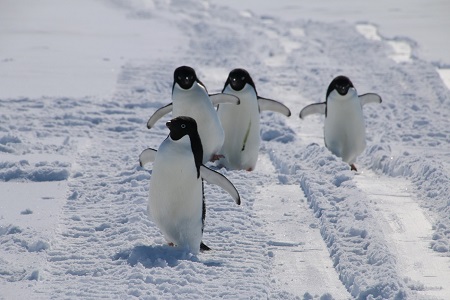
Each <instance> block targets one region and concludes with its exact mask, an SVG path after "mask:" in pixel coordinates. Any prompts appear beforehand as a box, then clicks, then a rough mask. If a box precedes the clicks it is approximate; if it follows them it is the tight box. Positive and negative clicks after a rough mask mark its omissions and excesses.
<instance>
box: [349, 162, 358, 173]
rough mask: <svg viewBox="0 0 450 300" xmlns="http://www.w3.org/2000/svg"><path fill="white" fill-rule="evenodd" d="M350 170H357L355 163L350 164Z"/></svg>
mask: <svg viewBox="0 0 450 300" xmlns="http://www.w3.org/2000/svg"><path fill="white" fill-rule="evenodd" d="M350 170H352V171H355V172H357V171H358V170H357V169H356V166H355V164H351V165H350Z"/></svg>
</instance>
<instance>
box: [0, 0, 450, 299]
mask: <svg viewBox="0 0 450 300" xmlns="http://www.w3.org/2000/svg"><path fill="white" fill-rule="evenodd" d="M339 3H344V4H345V5H341V4H335V3H334V2H331V1H323V2H314V3H297V2H296V1H289V0H282V1H279V2H278V1H277V2H276V4H275V2H273V3H272V2H265V3H264V5H263V4H260V2H259V1H258V5H255V3H254V1H248V2H245V3H242V1H230V2H228V3H227V4H226V6H225V4H223V3H221V2H219V1H202V2H197V1H164V0H160V1H157V0H154V1H145V0H129V1H114V0H110V1H108V0H98V1H87V0H81V1H72V0H67V1H64V2H61V1H54V0H45V1H40V2H39V4H38V3H37V2H35V1H29V0H20V1H11V0H8V1H3V2H2V4H1V5H0V6H1V9H0V25H1V26H0V28H1V29H0V32H1V33H2V44H1V47H0V65H1V66H2V72H0V73H1V74H0V117H1V120H2V121H1V122H0V299H49V298H56V299H98V298H108V299H133V298H138V299H199V298H200V299H218V298H225V299H267V298H269V299H351V298H355V299H449V298H450V282H449V278H450V219H449V216H450V202H449V197H448V195H449V192H450V191H449V188H450V186H449V184H448V183H449V179H450V153H449V151H448V149H449V144H450V130H449V128H450V124H449V122H450V92H449V88H448V86H446V85H445V84H444V80H446V78H447V79H448V76H446V75H445V73H446V69H448V63H449V58H448V57H446V56H445V55H448V53H450V52H448V51H446V52H445V51H443V50H444V49H448V48H446V47H448V45H447V44H448V42H449V41H448V39H445V37H446V33H445V32H443V33H441V34H439V33H438V32H439V29H443V28H444V29H443V31H446V28H448V26H447V27H445V26H444V25H445V24H447V23H445V22H448V18H447V16H446V14H445V12H446V10H445V9H446V8H447V4H446V3H440V2H439V1H432V2H430V3H429V4H427V6H426V7H425V6H423V5H421V4H420V3H419V2H418V1H417V2H410V1H409V2H408V4H407V5H404V4H405V1H394V2H392V1H389V6H388V9H387V10H384V9H383V5H382V4H383V3H384V2H383V1H382V3H379V2H377V3H364V5H363V4H357V3H356V1H349V0H348V1H345V2H339ZM386 3H387V2H386ZM241 4H242V5H241ZM350 4H352V5H350ZM362 5H363V6H362ZM55 12H57V13H55ZM393 16H394V17H395V20H398V19H400V20H401V21H402V22H398V23H397V24H395V22H393V21H392V20H391V21H390V19H392V18H391V17H393ZM23 20H26V22H25V21H23ZM430 20H432V22H431V21H430ZM428 21H430V22H428ZM411 23H414V24H415V25H414V26H412V25H411V26H409V25H408V24H411ZM423 24H428V25H429V27H424V25H423ZM443 24H444V25H443ZM418 28H419V29H420V30H417V29H418ZM427 28H428V30H429V31H426V29H427ZM430 31H432V32H433V34H429V32H430ZM427 38H428V40H427ZM433 40H438V43H439V45H440V47H435V46H432V45H433V43H432V41H433ZM430 49H435V51H434V52H433V51H431V50H430ZM180 65H190V66H192V67H194V68H195V69H196V71H197V75H198V76H199V78H200V79H201V80H202V82H203V83H205V85H206V86H207V88H208V90H209V92H211V93H214V92H218V91H221V89H222V88H223V84H224V81H225V79H226V77H227V75H228V72H229V71H230V70H232V69H234V68H236V67H242V68H245V69H247V70H248V71H249V73H250V74H251V75H252V76H253V80H254V81H255V84H256V87H257V89H258V93H259V94H260V95H261V96H264V97H268V98H273V99H277V100H279V101H281V102H283V103H284V104H286V105H287V106H288V107H289V108H290V109H291V111H292V113H293V115H292V116H291V117H290V118H286V117H284V116H281V115H280V114H276V113H268V112H264V113H262V114H261V136H262V143H261V151H260V157H259V159H258V164H257V166H256V169H255V171H253V172H247V171H228V170H226V169H223V168H222V169H218V171H219V172H221V173H223V174H224V175H225V176H226V177H227V178H228V179H230V180H231V181H232V182H233V183H234V184H235V186H236V188H237V189H238V191H239V192H240V195H241V200H242V204H241V206H237V205H235V203H233V201H232V200H230V198H229V196H228V195H227V194H226V193H225V192H224V191H223V190H221V189H220V188H219V187H217V186H214V185H208V184H206V185H205V197H206V205H207V216H206V224H205V232H204V238H203V240H204V241H205V243H206V244H207V245H208V246H210V247H211V248H212V249H213V250H212V251H210V252H203V253H200V254H198V255H192V254H190V253H185V252H183V251H181V250H179V249H177V248H173V247H170V246H168V245H166V243H165V240H164V238H163V237H162V235H161V233H160V231H159V230H158V228H157V227H156V226H155V225H154V223H153V221H152V220H151V219H150V218H149V217H148V216H147V200H148V188H149V180H150V178H151V164H149V165H148V166H146V168H141V167H140V166H139V163H138V156H139V154H140V152H141V151H142V150H143V149H145V148H147V147H153V148H157V147H158V146H159V144H160V143H161V142H162V140H163V139H164V138H165V137H166V136H167V133H168V132H167V129H166V127H165V126H164V123H165V122H164V121H165V120H167V119H168V118H169V116H167V117H165V118H163V120H160V121H158V123H157V124H155V127H154V128H152V129H151V130H147V129H146V122H147V120H148V117H149V116H150V115H151V114H152V113H153V112H154V111H155V110H156V109H158V108H159V107H161V106H163V105H165V104H167V103H169V102H170V91H171V87H172V77H173V70H174V69H175V68H176V67H178V66H180ZM437 68H440V69H441V70H437ZM339 74H344V75H347V76H348V77H349V78H350V79H351V80H352V82H353V83H354V85H355V87H356V89H357V90H358V93H359V94H363V93H368V92H375V93H378V94H379V95H380V96H381V97H382V98H383V103H382V104H381V105H367V106H365V107H364V116H365V121H366V131H367V148H366V150H365V151H364V152H363V154H362V155H360V157H359V158H358V160H357V161H356V165H357V167H358V170H359V172H358V173H354V172H352V171H350V170H349V167H348V166H347V165H346V164H345V163H344V162H342V160H340V159H339V158H337V157H335V156H333V155H332V154H331V153H330V152H329V151H328V150H327V149H326V148H325V147H324V145H323V117H322V116H311V117H310V118H308V119H307V120H300V119H299V118H298V113H299V111H300V109H301V108H302V107H304V106H305V105H307V104H310V103H313V102H319V101H324V97H325V92H326V88H327V87H328V84H329V83H330V81H331V80H332V79H333V78H334V77H335V76H337V75H339ZM210 167H212V168H215V167H214V165H210Z"/></svg>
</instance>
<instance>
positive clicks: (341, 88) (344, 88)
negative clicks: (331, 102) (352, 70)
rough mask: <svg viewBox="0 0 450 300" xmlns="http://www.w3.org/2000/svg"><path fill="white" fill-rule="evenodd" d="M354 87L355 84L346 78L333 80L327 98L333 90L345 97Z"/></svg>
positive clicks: (340, 77)
mask: <svg viewBox="0 0 450 300" xmlns="http://www.w3.org/2000/svg"><path fill="white" fill-rule="evenodd" d="M352 87H353V83H352V82H351V81H350V79H348V77H346V76H342V75H341V76H338V77H336V78H334V79H333V81H332V82H331V83H330V85H329V86H328V90H327V98H328V96H329V95H330V93H331V92H332V91H333V90H336V91H337V92H338V93H339V95H341V96H345V95H347V93H348V90H349V89H350V88H352Z"/></svg>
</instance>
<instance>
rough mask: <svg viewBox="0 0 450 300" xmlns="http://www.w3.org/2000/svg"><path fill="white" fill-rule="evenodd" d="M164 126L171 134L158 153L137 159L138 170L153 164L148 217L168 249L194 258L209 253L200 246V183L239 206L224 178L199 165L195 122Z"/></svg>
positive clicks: (177, 120) (146, 153) (149, 152)
mask: <svg viewBox="0 0 450 300" xmlns="http://www.w3.org/2000/svg"><path fill="white" fill-rule="evenodd" d="M166 126H167V127H168V128H169V130H170V133H169V136H168V137H167V138H166V139H165V140H164V141H163V142H162V143H161V145H160V146H159V149H158V150H157V151H156V150H154V149H151V148H149V149H146V150H144V151H143V152H142V153H141V155H140V156H139V161H140V164H141V166H144V165H145V164H146V163H148V162H153V170H152V175H151V179H150V193H149V202H148V213H149V215H150V216H151V217H152V218H153V221H154V222H155V224H156V225H157V226H158V227H159V229H160V230H161V232H162V233H163V235H164V237H165V239H166V240H167V242H168V243H169V245H173V246H177V247H181V248H182V249H183V250H186V251H188V252H190V253H193V254H197V253H198V252H199V251H200V250H209V247H208V246H206V245H205V244H204V243H203V242H202V236H203V226H204V221H205V212H206V209H205V201H204V195H203V179H204V180H206V181H207V182H209V183H213V184H216V185H219V186H220V187H222V188H223V189H224V190H225V191H227V192H228V193H229V194H230V195H231V197H232V198H233V199H234V201H235V202H236V203H237V204H238V205H239V204H240V203H241V200H240V196H239V193H238V191H237V190H236V188H235V187H234V185H233V184H232V183H231V182H230V181H229V180H228V179H227V178H226V177H225V176H223V175H222V174H220V173H218V172H215V171H213V170H211V169H208V168H207V167H205V166H204V165H203V164H202V157H203V150H202V142H201V138H200V136H199V134H198V130H197V123H196V121H195V120H194V119H192V118H190V117H185V116H181V117H177V118H175V119H172V120H170V121H169V122H167V123H166Z"/></svg>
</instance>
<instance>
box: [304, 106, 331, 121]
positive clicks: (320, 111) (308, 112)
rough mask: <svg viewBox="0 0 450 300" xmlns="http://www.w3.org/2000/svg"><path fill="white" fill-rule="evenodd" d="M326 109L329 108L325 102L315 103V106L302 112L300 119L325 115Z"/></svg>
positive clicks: (308, 107) (305, 108)
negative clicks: (313, 115)
mask: <svg viewBox="0 0 450 300" xmlns="http://www.w3.org/2000/svg"><path fill="white" fill-rule="evenodd" d="M326 108H327V105H326V103H325V102H321V103H313V104H310V105H307V106H305V107H304V108H303V109H302V110H301V111H300V119H304V118H305V117H306V116H309V115H312V114H322V115H324V114H325V110H326Z"/></svg>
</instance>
